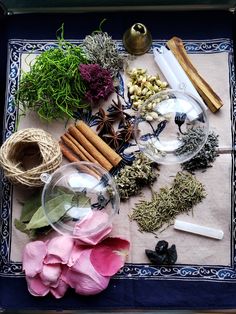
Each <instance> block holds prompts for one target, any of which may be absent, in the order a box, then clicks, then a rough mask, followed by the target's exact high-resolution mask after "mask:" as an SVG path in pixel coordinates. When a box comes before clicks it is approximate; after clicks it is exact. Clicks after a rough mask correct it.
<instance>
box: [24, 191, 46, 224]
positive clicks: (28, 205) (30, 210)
mask: <svg viewBox="0 0 236 314" xmlns="http://www.w3.org/2000/svg"><path fill="white" fill-rule="evenodd" d="M40 205H41V191H40V192H38V191H37V193H35V194H33V195H32V196H31V197H30V198H29V199H28V200H26V202H25V203H24V205H23V208H22V212H21V216H20V220H19V221H20V222H22V223H24V222H25V223H28V222H29V221H30V219H31V218H32V217H33V215H34V213H35V212H36V211H37V210H38V208H39V207H40Z"/></svg>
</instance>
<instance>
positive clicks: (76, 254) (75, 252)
mask: <svg viewBox="0 0 236 314" xmlns="http://www.w3.org/2000/svg"><path fill="white" fill-rule="evenodd" d="M85 249H86V246H85V245H80V244H79V243H78V242H77V240H76V241H75V244H74V246H73V249H72V251H71V255H70V258H69V261H68V263H67V266H68V267H71V266H73V265H74V264H75V263H76V262H77V260H78V259H79V258H80V255H81V254H82V252H83V251H84V250H85Z"/></svg>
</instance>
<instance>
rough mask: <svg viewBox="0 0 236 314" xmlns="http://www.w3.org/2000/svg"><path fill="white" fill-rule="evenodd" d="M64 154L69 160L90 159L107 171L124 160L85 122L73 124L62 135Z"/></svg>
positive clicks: (61, 144) (61, 143)
mask: <svg viewBox="0 0 236 314" xmlns="http://www.w3.org/2000/svg"><path fill="white" fill-rule="evenodd" d="M60 147H61V151H62V154H63V155H64V157H65V158H67V159H68V160H69V161H71V162H74V161H79V160H82V161H89V162H93V163H96V164H99V165H100V166H102V167H103V168H104V169H106V170H107V171H110V170H111V169H112V168H113V167H114V166H117V165H118V164H119V162H120V161H121V160H122V158H121V157H120V155H118V154H117V153H116V152H115V151H114V150H113V149H112V148H110V146H108V145H107V143H105V142H104V141H103V140H102V139H101V138H100V137H99V136H98V135H97V134H96V133H95V132H94V131H93V130H92V129H91V128H90V127H89V126H88V125H87V124H86V123H85V122H83V121H79V122H77V123H76V124H75V125H71V126H70V127H69V128H68V131H67V132H66V133H65V134H64V135H62V136H61V141H60Z"/></svg>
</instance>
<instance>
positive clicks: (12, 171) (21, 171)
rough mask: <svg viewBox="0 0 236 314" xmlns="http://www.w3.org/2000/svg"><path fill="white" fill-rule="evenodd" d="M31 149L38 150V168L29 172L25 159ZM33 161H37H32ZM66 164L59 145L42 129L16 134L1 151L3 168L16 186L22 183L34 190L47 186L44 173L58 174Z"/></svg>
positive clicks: (29, 129)
mask: <svg viewBox="0 0 236 314" xmlns="http://www.w3.org/2000/svg"><path fill="white" fill-rule="evenodd" d="M30 145H31V146H32V145H33V147H34V148H36V150H37V152H38V153H37V154H35V155H33V156H31V158H34V159H36V160H34V164H35V162H36V163H37V164H36V166H33V167H32V168H30V169H28V167H27V169H25V168H24V166H23V161H22V160H21V158H22V159H23V158H24V156H25V155H27V151H28V150H29V147H30ZM32 160H33V159H32ZM61 162H62V154H61V150H60V146H59V144H58V142H57V141H56V140H55V139H54V138H53V137H52V136H51V134H49V133H48V132H46V131H44V130H42V129H36V128H28V129H23V130H20V131H17V132H16V133H13V134H12V135H11V136H10V137H9V138H8V139H7V140H6V141H5V142H4V144H3V145H2V146H1V148H0V165H1V166H2V168H3V170H4V173H5V176H6V177H7V178H8V179H9V180H10V181H11V182H12V183H21V184H23V185H27V186H30V187H39V186H42V185H43V184H44V183H43V182H42V181H41V179H40V175H41V174H42V173H45V172H46V173H52V172H54V171H55V170H56V169H57V168H58V167H59V166H60V164H61Z"/></svg>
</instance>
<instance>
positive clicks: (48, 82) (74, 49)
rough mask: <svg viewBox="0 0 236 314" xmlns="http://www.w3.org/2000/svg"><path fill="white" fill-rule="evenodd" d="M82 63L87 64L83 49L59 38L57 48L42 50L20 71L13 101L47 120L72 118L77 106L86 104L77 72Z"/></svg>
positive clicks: (84, 88) (80, 106)
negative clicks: (25, 71)
mask: <svg viewBox="0 0 236 314" xmlns="http://www.w3.org/2000/svg"><path fill="white" fill-rule="evenodd" d="M81 63H87V59H86V57H85V54H84V52H83V51H82V49H81V48H80V47H79V46H76V45H72V44H67V43H66V42H65V41H64V40H63V39H62V38H61V39H60V41H59V43H58V47H57V48H51V49H49V50H47V51H44V52H43V53H41V54H40V55H39V56H37V57H36V60H35V62H34V63H33V64H32V65H31V66H30V71H29V72H27V73H23V74H22V78H21V80H20V84H19V88H18V91H17V92H16V95H15V100H16V104H17V105H20V104H21V106H22V108H21V109H22V111H23V113H26V111H28V110H34V111H36V112H37V113H38V115H39V116H40V117H41V118H42V119H45V120H47V121H51V120H53V119H62V118H64V117H72V116H73V113H74V111H77V110H78V108H85V107H87V106H88V105H87V104H85V103H83V102H82V98H83V96H84V93H85V91H86V87H85V84H84V82H83V80H82V79H81V77H80V73H79V71H78V65H79V64H81Z"/></svg>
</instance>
